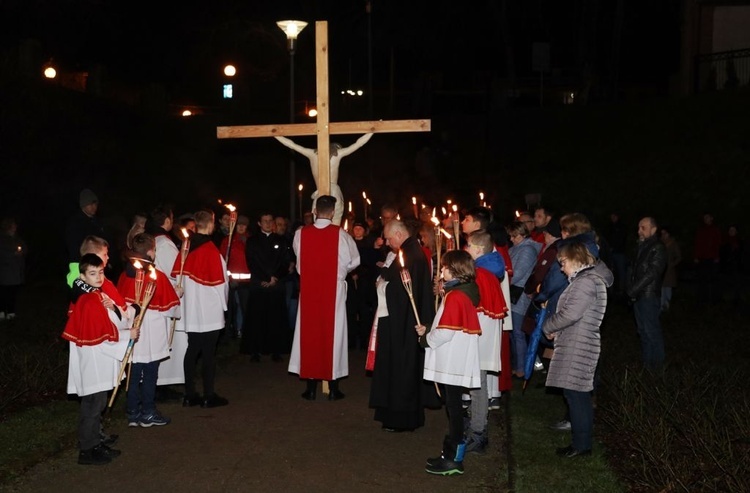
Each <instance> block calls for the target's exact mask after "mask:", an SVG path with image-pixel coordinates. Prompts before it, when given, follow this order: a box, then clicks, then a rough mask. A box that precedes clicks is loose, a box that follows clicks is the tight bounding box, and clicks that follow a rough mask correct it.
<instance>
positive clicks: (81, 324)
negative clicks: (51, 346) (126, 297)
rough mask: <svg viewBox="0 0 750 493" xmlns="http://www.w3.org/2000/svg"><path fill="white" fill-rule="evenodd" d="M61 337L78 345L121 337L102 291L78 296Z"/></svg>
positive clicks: (87, 344) (99, 342) (114, 340)
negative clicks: (110, 317)
mask: <svg viewBox="0 0 750 493" xmlns="http://www.w3.org/2000/svg"><path fill="white" fill-rule="evenodd" d="M61 337H62V338H63V339H65V340H66V341H70V342H74V343H75V344H76V345H77V346H96V345H97V344H101V343H102V342H105V341H110V342H117V341H118V340H119V339H120V333H119V331H118V330H117V327H115V324H113V323H112V321H111V320H110V319H109V314H108V313H107V309H106V308H104V305H103V304H102V293H101V291H93V292H91V293H85V294H83V295H81V296H80V297H79V298H78V301H76V303H75V305H73V312H72V313H71V314H70V317H69V318H68V323H66V324H65V330H64V331H63V333H62V336H61Z"/></svg>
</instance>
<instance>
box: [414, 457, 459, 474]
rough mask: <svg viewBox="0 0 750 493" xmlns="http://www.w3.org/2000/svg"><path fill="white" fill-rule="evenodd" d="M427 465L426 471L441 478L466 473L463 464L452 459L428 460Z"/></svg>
mask: <svg viewBox="0 0 750 493" xmlns="http://www.w3.org/2000/svg"><path fill="white" fill-rule="evenodd" d="M427 461H428V462H427V465H426V466H425V468H424V470H425V471H427V472H428V473H430V474H437V475H440V476H453V475H455V474H463V473H464V465H463V462H456V461H452V460H450V459H445V458H443V457H440V458H439V459H437V460H434V459H427Z"/></svg>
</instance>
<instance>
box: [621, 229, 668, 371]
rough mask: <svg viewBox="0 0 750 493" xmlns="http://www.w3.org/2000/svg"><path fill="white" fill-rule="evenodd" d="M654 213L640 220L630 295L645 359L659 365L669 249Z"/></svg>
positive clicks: (661, 354)
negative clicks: (661, 316) (661, 312)
mask: <svg viewBox="0 0 750 493" xmlns="http://www.w3.org/2000/svg"><path fill="white" fill-rule="evenodd" d="M657 230H658V225H657V224H656V220H655V219H654V218H653V217H644V218H643V219H641V220H640V222H639V223H638V238H639V242H638V254H637V256H636V259H635V262H634V263H633V272H632V275H631V276H630V285H629V286H628V290H627V293H628V296H629V297H630V299H632V300H634V304H633V309H634V311H635V323H636V325H637V327H638V334H639V336H640V337H641V350H642V352H643V363H644V364H645V365H646V366H647V367H649V368H658V367H660V366H661V365H662V363H664V338H663V336H662V331H661V322H660V321H659V312H660V309H661V282H662V278H663V277H664V271H665V270H666V268H667V251H666V248H665V247H664V244H663V243H662V242H661V241H659V237H658V235H657V234H656V231H657Z"/></svg>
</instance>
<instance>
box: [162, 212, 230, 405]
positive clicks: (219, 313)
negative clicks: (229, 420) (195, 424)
mask: <svg viewBox="0 0 750 493" xmlns="http://www.w3.org/2000/svg"><path fill="white" fill-rule="evenodd" d="M195 227H196V233H195V234H193V235H191V236H190V251H189V253H188V256H187V259H186V260H185V267H184V270H183V275H184V278H183V289H184V290H185V294H184V295H183V298H182V304H183V308H184V309H183V312H182V317H183V320H184V321H185V332H187V334H188V348H187V352H186V353H185V364H184V370H185V397H184V399H183V400H182V405H183V406H197V405H199V404H200V406H201V407H218V406H226V405H227V404H229V401H228V400H227V399H225V398H224V397H220V396H219V395H218V394H216V392H215V390H214V379H215V376H216V344H217V343H218V341H219V333H220V332H221V329H223V328H224V311H225V310H226V309H227V295H228V293H229V283H228V282H227V265H226V263H225V262H224V258H223V257H222V256H221V253H219V249H218V248H217V247H216V245H215V244H214V243H213V242H212V241H211V233H213V231H214V213H213V212H211V211H198V212H196V213H195ZM179 273H180V259H179V257H178V258H177V259H175V263H174V266H173V267H172V272H171V275H172V276H173V277H174V276H177V275H179ZM201 356H202V363H201V367H202V371H203V375H202V376H203V397H202V398H201V397H200V396H199V395H198V394H197V393H196V391H195V367H196V365H197V363H198V358H199V357H201Z"/></svg>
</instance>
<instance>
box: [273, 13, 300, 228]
mask: <svg viewBox="0 0 750 493" xmlns="http://www.w3.org/2000/svg"><path fill="white" fill-rule="evenodd" d="M276 25H277V26H279V28H280V29H281V30H282V31H284V34H286V39H287V48H289V123H294V49H295V45H296V44H297V43H296V42H297V36H298V35H299V33H301V32H302V30H303V29H304V28H305V26H307V22H303V21H279V22H277V23H276ZM294 175H295V172H294V151H290V154H289V219H290V221H291V222H294V220H295V217H294V216H295V214H294V211H295V207H294V202H295V194H294V190H295V176H294ZM300 202H301V198H300Z"/></svg>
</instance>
